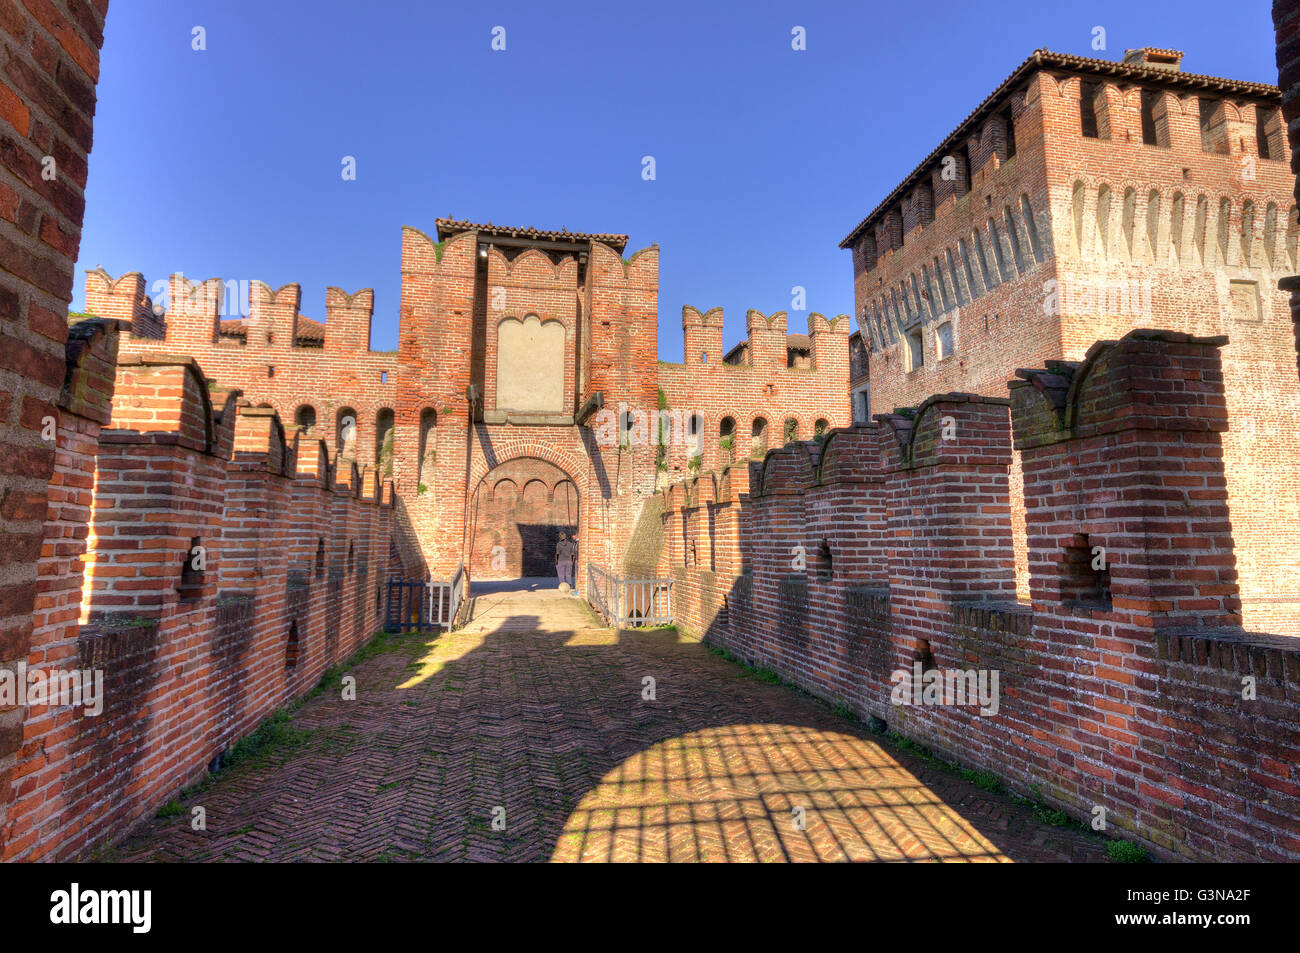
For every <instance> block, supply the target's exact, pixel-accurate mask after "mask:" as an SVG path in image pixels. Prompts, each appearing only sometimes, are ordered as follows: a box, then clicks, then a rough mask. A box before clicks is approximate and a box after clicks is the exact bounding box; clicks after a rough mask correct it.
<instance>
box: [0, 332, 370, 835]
mask: <svg viewBox="0 0 1300 953" xmlns="http://www.w3.org/2000/svg"><path fill="white" fill-rule="evenodd" d="M118 343H119V334H118V332H117V330H116V322H105V321H102V320H98V319H95V320H90V321H86V322H83V323H82V324H79V325H77V326H76V327H74V328H73V329H72V333H71V337H70V342H69V345H68V349H67V375H66V381H67V383H66V386H65V388H64V390H63V393H62V397H61V399H60V405H59V410H58V416H57V420H58V437H57V449H56V466H55V472H54V475H53V479H52V480H51V482H50V489H49V502H48V504H47V508H46V516H45V526H44V539H45V545H44V547H43V549H42V551H41V554H40V556H39V558H38V559H37V560H36V563H35V567H36V571H37V576H38V578H39V579H40V580H41V585H40V591H39V592H38V594H37V595H36V599H35V611H34V613H33V633H32V639H31V645H30V648H29V651H28V654H27V656H26V658H25V659H24V661H25V662H26V664H27V666H28V669H29V671H35V670H41V671H43V672H49V671H61V672H67V671H73V670H77V671H91V672H99V673H102V676H103V679H104V684H103V690H104V697H103V710H102V711H101V712H98V713H95V712H93V711H89V712H88V711H87V710H86V708H85V707H84V706H78V705H76V704H73V703H64V702H66V701H67V699H57V700H56V699H48V700H47V699H30V698H29V702H30V704H29V705H28V707H27V710H26V713H25V718H24V720H23V721H22V723H21V735H20V740H21V747H20V748H19V749H18V752H17V755H16V758H15V759H14V765H13V768H12V771H11V775H10V778H9V779H8V780H7V781H6V785H5V794H6V800H7V803H8V804H9V810H8V816H7V821H6V825H5V827H4V830H3V832H2V833H3V837H0V857H3V859H5V860H41V859H50V860H60V859H74V858H78V857H82V856H84V855H85V854H86V853H87V852H88V851H90V850H91V849H93V848H94V847H96V846H99V845H102V844H105V843H109V842H111V841H113V840H115V839H116V838H118V837H121V836H123V835H124V834H125V833H126V832H127V831H129V830H130V828H131V826H132V825H133V824H134V822H136V821H138V820H139V819H141V818H142V817H144V816H145V815H147V814H148V813H149V812H151V811H153V810H155V809H156V808H157V807H159V806H160V805H161V804H163V803H165V802H166V801H167V800H169V799H170V798H171V797H173V796H174V795H175V794H176V792H177V791H178V790H180V789H181V788H182V787H184V786H186V785H189V784H192V783H194V782H195V781H197V780H199V779H200V778H201V777H202V776H203V774H204V773H205V772H206V771H207V770H208V767H209V766H210V765H212V764H215V763H219V759H220V757H221V756H222V753H223V752H225V751H227V750H229V749H230V748H231V747H232V746H233V745H234V744H235V743H236V742H237V741H238V740H239V739H240V738H242V737H244V736H245V735H247V734H249V733H250V732H251V731H252V730H253V729H254V728H255V727H256V725H257V724H258V722H260V721H261V720H262V719H263V718H265V717H266V716H267V715H269V714H271V713H272V712H273V711H275V710H276V709H278V708H279V707H281V706H282V705H284V704H285V703H286V702H288V701H291V700H293V699H294V698H298V697H301V696H302V695H303V694H305V693H306V692H307V691H309V690H310V689H311V688H312V687H313V686H314V685H315V684H316V683H317V682H318V681H319V679H320V676H321V675H322V673H323V672H324V671H325V670H326V669H327V668H329V667H330V666H332V665H335V664H338V663H339V662H341V661H342V660H344V659H346V658H347V657H348V656H350V655H351V654H352V653H353V652H354V651H355V650H356V649H357V648H359V647H360V646H361V645H362V644H363V643H364V642H365V640H366V639H367V638H368V637H369V636H370V635H371V634H372V633H374V632H375V631H376V629H377V628H378V626H379V617H380V613H381V605H382V597H383V590H382V586H383V583H384V582H385V580H386V579H387V577H388V574H389V570H390V567H389V565H388V563H389V554H390V537H391V535H392V513H393V507H392V487H391V483H384V484H383V485H382V486H381V485H380V484H379V483H378V481H377V479H376V478H375V477H374V476H373V475H372V476H371V477H370V478H369V479H368V480H365V481H363V480H362V479H361V478H360V476H359V475H358V472H357V470H356V467H355V464H350V465H349V468H348V470H347V472H346V473H344V474H343V475H342V476H340V477H338V478H336V477H335V474H334V473H333V471H332V469H331V467H330V464H329V462H328V458H327V456H326V453H325V450H324V447H323V445H322V444H321V442H319V441H311V440H304V439H302V437H301V435H299V436H298V437H297V439H296V441H295V443H296V446H295V443H290V442H287V441H286V430H285V428H284V426H283V425H282V424H281V422H280V420H279V418H278V416H277V415H276V414H275V412H274V411H273V410H271V409H270V408H267V407H260V406H254V405H253V404H252V403H251V402H249V401H248V400H246V399H245V398H243V397H242V396H241V395H240V393H239V392H238V391H237V390H234V389H230V388H223V387H218V386H215V385H213V384H211V383H210V382H209V381H208V379H207V378H206V377H205V375H204V373H203V370H202V369H201V368H200V367H199V365H198V363H197V362H196V361H195V360H194V359H193V358H190V357H175V356H167V355H160V354H153V353H149V354H140V355H134V356H119V354H118Z"/></svg>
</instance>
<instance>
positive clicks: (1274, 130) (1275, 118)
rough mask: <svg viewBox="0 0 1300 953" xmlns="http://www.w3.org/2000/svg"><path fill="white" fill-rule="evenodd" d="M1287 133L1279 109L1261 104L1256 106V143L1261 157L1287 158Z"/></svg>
mask: <svg viewBox="0 0 1300 953" xmlns="http://www.w3.org/2000/svg"><path fill="white" fill-rule="evenodd" d="M1285 136H1286V134H1285V132H1284V131H1283V129H1282V115H1281V113H1280V112H1279V111H1278V110H1277V109H1272V108H1270V107H1267V106H1264V105H1263V104H1259V105H1256V106H1255V144H1256V145H1257V146H1258V148H1259V157H1260V158H1261V159H1284V158H1286V137H1285Z"/></svg>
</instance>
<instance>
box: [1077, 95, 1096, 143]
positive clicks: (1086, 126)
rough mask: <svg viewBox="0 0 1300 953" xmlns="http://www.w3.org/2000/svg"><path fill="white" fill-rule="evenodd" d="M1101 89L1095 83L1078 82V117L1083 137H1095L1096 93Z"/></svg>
mask: <svg viewBox="0 0 1300 953" xmlns="http://www.w3.org/2000/svg"><path fill="white" fill-rule="evenodd" d="M1100 91H1101V88H1100V86H1099V85H1098V84H1097V83H1080V84H1079V119H1080V123H1081V126H1082V132H1083V136H1084V138H1085V139H1097V138H1099V134H1098V132H1097V94H1098V93H1099V92H1100Z"/></svg>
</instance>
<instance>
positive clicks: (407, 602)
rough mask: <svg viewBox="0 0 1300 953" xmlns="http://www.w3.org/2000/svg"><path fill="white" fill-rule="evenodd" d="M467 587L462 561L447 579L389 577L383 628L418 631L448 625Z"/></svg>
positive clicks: (450, 623)
mask: <svg viewBox="0 0 1300 953" xmlns="http://www.w3.org/2000/svg"><path fill="white" fill-rule="evenodd" d="M468 591H469V574H468V573H466V572H465V564H464V563H461V564H460V565H459V566H457V567H456V572H455V573H454V574H453V575H452V577H451V578H450V579H445V580H437V579H435V580H427V579H389V580H388V605H387V608H386V610H385V612H384V631H385V632H418V631H420V630H422V629H432V628H434V627H435V626H436V627H439V628H443V629H450V628H451V627H452V626H454V625H455V624H456V616H457V615H459V614H460V607H461V606H462V605H463V604H464V602H465V595H466V593H467V592H468Z"/></svg>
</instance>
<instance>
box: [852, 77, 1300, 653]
mask: <svg viewBox="0 0 1300 953" xmlns="http://www.w3.org/2000/svg"><path fill="white" fill-rule="evenodd" d="M1168 75H1169V76H1173V77H1177V76H1178V75H1179V74H1178V73H1177V72H1176V71H1174V72H1172V73H1169V74H1168ZM1085 82H1089V83H1094V84H1095V85H1093V86H1089V87H1087V94H1088V95H1092V94H1094V93H1095V95H1097V96H1099V97H1100V100H1099V106H1098V109H1099V110H1100V111H1101V113H1102V114H1103V116H1104V119H1105V122H1104V123H1103V128H1102V130H1101V133H1100V135H1099V136H1098V137H1096V138H1093V137H1088V136H1085V135H1083V134H1082V131H1081V120H1080V117H1081V99H1082V98H1083V97H1084V96H1085V86H1084V84H1085ZM1143 95H1147V97H1148V105H1149V106H1150V108H1151V112H1152V114H1153V115H1154V116H1155V117H1156V119H1155V122H1156V124H1157V126H1158V128H1157V130H1156V138H1157V140H1158V141H1155V142H1144V132H1143ZM1202 96H1204V97H1208V98H1207V99H1206V100H1205V102H1204V103H1202V101H1201V97H1202ZM1002 99H1004V100H1005V107H1006V109H1008V110H1010V115H1011V117H1012V120H1013V123H1014V127H1015V137H1014V138H1015V141H1016V144H1017V149H1016V153H1015V155H1014V156H1007V154H1006V148H1005V143H1004V144H1003V146H1002V147H993V148H985V147H984V146H983V145H982V144H983V143H984V142H985V140H987V139H988V138H989V136H990V135H994V136H996V135H997V134H998V132H999V130H1003V129H1004V127H1005V122H1006V113H1005V112H1004V111H1003V110H1002V109H1001V107H999V106H995V107H992V108H991V110H990V112H989V115H988V117H987V118H986V119H985V120H984V121H983V122H982V123H980V124H977V126H976V128H975V130H974V131H973V132H972V133H971V135H970V136H968V137H966V138H965V140H964V141H963V142H954V143H949V144H948V146H947V148H946V149H945V150H944V151H945V153H947V154H948V155H952V156H958V155H959V152H958V150H959V148H961V147H962V146H965V148H966V149H967V154H968V155H969V156H970V167H971V169H972V173H971V176H970V178H971V181H970V183H969V188H970V190H969V191H965V190H966V188H967V183H966V182H965V172H964V168H965V163H964V162H957V163H956V169H957V171H958V175H957V177H956V179H955V180H946V179H945V178H944V176H943V165H942V164H941V163H940V162H938V161H936V163H935V164H934V166H933V168H931V169H930V170H929V171H928V174H927V175H926V176H924V177H923V179H924V181H922V182H921V183H919V184H917V185H915V186H914V187H913V188H912V189H911V191H910V192H909V193H908V194H907V195H906V196H905V197H904V198H903V200H902V201H901V206H902V207H903V208H904V209H905V210H906V209H907V208H910V207H912V206H914V205H916V204H917V199H918V196H921V197H923V196H924V195H928V194H929V193H930V192H931V191H932V192H933V195H934V212H933V218H932V219H930V218H929V217H928V213H926V212H925V210H924V202H922V203H921V205H922V209H921V210H920V211H918V212H917V213H916V214H915V215H910V216H909V215H904V216H903V218H902V227H901V229H899V230H896V231H895V232H894V233H892V234H891V232H890V221H891V220H890V219H889V218H888V216H886V217H884V218H883V219H882V220H880V221H879V222H878V223H877V224H876V226H875V228H874V229H873V230H869V232H868V234H866V235H864V236H862V237H861V238H859V239H858V243H857V244H856V245H855V246H854V284H855V295H856V301H857V307H858V320H859V324H860V326H861V328H862V332H863V334H864V336H865V337H866V338H867V339H868V341H869V342H870V343H871V353H870V358H869V361H870V379H871V396H872V402H873V404H874V405H875V408H876V410H877V411H878V412H888V411H890V410H892V409H894V408H899V407H912V406H915V405H916V404H918V403H919V402H920V401H922V400H924V399H925V398H926V397H927V396H928V395H929V394H932V393H938V392H943V391H949V390H958V391H963V392H970V393H976V394H984V395H989V396H998V395H1000V394H1002V393H1004V390H1003V388H1004V386H1005V384H1006V382H1007V380H1008V379H1009V378H1011V377H1013V376H1014V374H1015V371H1016V369H1017V368H1021V367H1026V366H1029V365H1030V364H1031V363H1032V362H1035V361H1040V360H1042V359H1043V358H1044V357H1047V358H1050V359H1058V360H1068V361H1077V360H1081V359H1082V357H1083V356H1084V354H1085V353H1086V352H1087V350H1088V348H1089V347H1090V346H1091V345H1092V343H1093V342H1094V341H1096V340H1099V339H1108V338H1117V337H1120V336H1122V335H1123V334H1124V333H1125V332H1127V331H1129V330H1131V329H1134V328H1152V327H1156V328H1165V329H1168V330H1171V331H1178V332H1181V333H1188V334H1194V335H1220V334H1223V335H1227V336H1228V338H1229V343H1228V345H1227V346H1226V347H1225V348H1224V350H1223V355H1222V357H1223V364H1224V374H1225V381H1226V384H1225V392H1226V394H1227V398H1228V404H1229V407H1228V411H1229V420H1230V421H1231V426H1230V427H1229V430H1228V432H1227V433H1226V434H1225V435H1224V437H1223V449H1224V454H1225V472H1226V476H1227V480H1228V493H1229V501H1230V509H1231V519H1232V522H1233V527H1234V538H1235V540H1236V546H1237V554H1238V562H1239V569H1240V572H1241V583H1240V585H1241V591H1242V600H1243V611H1244V613H1245V619H1246V624H1247V626H1248V627H1251V628H1256V629H1259V630H1266V631H1273V632H1285V633H1288V634H1300V574H1298V573H1297V570H1300V552H1298V551H1297V550H1296V548H1295V547H1294V546H1286V545H1279V538H1284V537H1285V536H1286V535H1287V534H1288V533H1290V534H1294V532H1295V530H1296V529H1297V528H1300V468H1297V467H1296V465H1295V460H1296V459H1297V456H1298V455H1300V434H1297V432H1296V429H1295V427H1294V420H1295V419H1296V418H1297V416H1300V380H1297V375H1296V373H1295V370H1296V350H1295V348H1296V339H1295V334H1294V330H1293V323H1292V315H1291V310H1290V307H1289V305H1288V301H1287V297H1286V293H1285V292H1284V291H1280V290H1279V289H1278V281H1279V279H1281V278H1282V277H1283V276H1285V275H1289V274H1292V273H1294V272H1295V270H1296V255H1297V251H1296V249H1297V241H1298V240H1300V238H1298V236H1300V225H1298V224H1297V219H1296V206H1295V200H1294V197H1293V192H1294V189H1295V185H1296V181H1295V175H1294V173H1293V172H1292V171H1291V170H1290V169H1288V167H1287V164H1286V161H1285V156H1284V154H1283V153H1284V150H1283V149H1282V148H1281V135H1280V130H1277V131H1274V132H1269V133H1268V135H1266V136H1264V137H1263V141H1262V142H1261V137H1260V135H1257V133H1258V132H1259V128H1263V129H1265V130H1269V129H1271V128H1272V127H1271V125H1270V124H1271V123H1272V122H1273V120H1271V119H1270V116H1271V114H1272V113H1273V112H1275V111H1276V105H1275V104H1276V101H1277V91H1276V90H1272V91H1271V92H1270V91H1269V88H1268V87H1263V86H1256V87H1254V88H1253V91H1252V92H1249V93H1248V94H1243V95H1241V96H1239V97H1237V96H1228V97H1226V98H1225V97H1223V96H1222V94H1219V93H1216V92H1214V91H1213V90H1210V91H1208V92H1207V91H1206V90H1205V89H1204V88H1201V89H1199V90H1198V89H1196V88H1193V87H1191V86H1188V87H1187V88H1177V86H1175V87H1173V88H1171V87H1169V86H1167V85H1162V83H1161V80H1160V79H1159V78H1158V74H1157V75H1155V76H1152V75H1148V76H1145V77H1143V78H1141V79H1135V80H1134V81H1132V82H1124V83H1120V82H1117V81H1113V80H1112V81H1106V80H1105V79H1098V77H1097V76H1095V75H1088V74H1086V73H1077V72H1074V71H1072V70H1070V69H1051V70H1049V69H1042V70H1036V71H1031V72H1030V73H1029V74H1028V76H1027V77H1026V78H1025V79H1024V81H1023V82H1022V83H1021V84H1020V85H1019V86H1018V88H1015V89H1010V90H1006V91H1004V92H1003V93H1002ZM1211 110H1219V112H1216V113H1215V115H1216V116H1218V117H1219V118H1218V120H1217V125H1213V126H1212V128H1211V129H1210V130H1209V131H1208V132H1207V133H1206V135H1207V136H1209V137H1210V139H1209V140H1206V139H1204V138H1203V134H1202V120H1203V118H1204V117H1203V116H1202V112H1203V111H1206V113H1207V115H1208V114H1209V111H1211ZM1257 119H1259V120H1261V121H1262V122H1261V123H1260V127H1259V128H1257ZM1150 132H1151V130H1148V137H1149V135H1150ZM1261 150H1263V151H1261ZM981 248H983V254H981V252H980V249H981ZM914 285H915V287H916V288H917V289H918V291H919V294H912V293H911V290H912V288H913V286H914ZM927 292H928V293H927ZM915 322H919V324H917V327H919V329H920V333H921V337H922V346H923V348H924V349H925V354H924V362H923V363H921V364H919V365H917V364H916V362H915V361H913V360H912V359H911V357H910V355H909V353H908V342H907V333H906V331H905V330H904V329H905V328H906V327H907V326H908V325H909V324H912V323H915ZM945 323H946V324H947V325H948V326H949V327H950V328H951V336H952V344H953V347H952V351H951V353H950V354H949V356H946V357H944V356H941V355H940V354H939V353H938V341H939V338H938V328H939V327H940V326H941V325H944V324H945ZM1261 394H1268V395H1269V399H1268V400H1267V401H1264V400H1261V399H1260V395H1261ZM1011 480H1012V493H1013V502H1012V520H1013V545H1014V547H1015V550H1016V556H1017V580H1018V591H1019V593H1020V595H1021V596H1022V597H1025V596H1027V593H1028V567H1027V550H1026V543H1025V529H1024V508H1023V502H1022V499H1021V497H1022V493H1021V490H1020V483H1021V463H1020V458H1019V454H1018V453H1017V454H1015V455H1014V456H1013V461H1012V474H1011Z"/></svg>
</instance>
